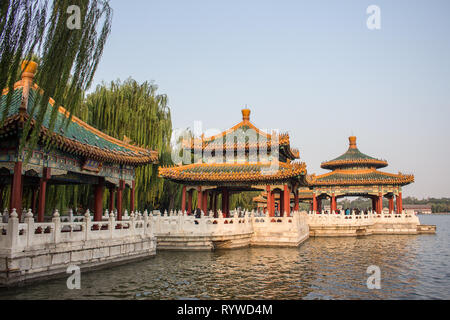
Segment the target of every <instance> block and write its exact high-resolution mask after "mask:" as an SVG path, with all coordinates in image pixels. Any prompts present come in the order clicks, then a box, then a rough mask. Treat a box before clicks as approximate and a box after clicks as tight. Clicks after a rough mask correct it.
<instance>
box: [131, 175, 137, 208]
mask: <svg viewBox="0 0 450 320" xmlns="http://www.w3.org/2000/svg"><path fill="white" fill-rule="evenodd" d="M135 191H136V182H135V181H134V180H133V182H132V183H131V192H130V210H131V211H132V212H133V211H134V200H135Z"/></svg>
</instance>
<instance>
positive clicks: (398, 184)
mask: <svg viewBox="0 0 450 320" xmlns="http://www.w3.org/2000/svg"><path fill="white" fill-rule="evenodd" d="M349 142H350V145H349V148H348V150H347V152H345V153H344V154H343V155H341V156H339V157H337V158H336V159H333V160H331V161H326V162H323V163H322V165H321V167H322V168H323V169H329V170H331V172H329V173H326V174H322V175H319V176H316V175H312V176H308V179H307V180H308V184H309V187H310V189H311V190H312V192H313V195H312V211H315V212H317V213H320V212H321V211H322V200H324V199H330V201H331V211H333V212H335V211H336V210H337V199H339V198H342V197H365V198H370V199H372V209H373V210H374V211H376V212H377V213H379V214H380V213H381V212H382V210H383V198H384V197H386V198H387V199H388V200H389V212H390V213H392V212H394V210H395V209H396V212H397V213H399V214H400V213H402V211H403V209H402V187H403V186H405V185H408V184H410V183H412V182H414V176H413V175H405V174H402V173H398V174H392V173H386V172H382V171H379V170H378V169H380V168H384V167H387V166H388V163H387V161H385V160H380V159H376V158H373V157H370V156H368V155H365V154H364V153H362V152H360V151H359V150H358V148H357V146H356V137H354V136H352V137H349ZM394 197H396V208H395V207H394Z"/></svg>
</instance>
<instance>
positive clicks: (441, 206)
mask: <svg viewBox="0 0 450 320" xmlns="http://www.w3.org/2000/svg"><path fill="white" fill-rule="evenodd" d="M403 204H422V205H424V204H427V205H431V210H432V212H433V213H445V212H450V198H440V199H438V198H428V199H422V200H419V199H417V198H414V197H406V198H403Z"/></svg>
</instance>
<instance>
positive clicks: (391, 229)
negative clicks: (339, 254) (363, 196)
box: [308, 211, 436, 237]
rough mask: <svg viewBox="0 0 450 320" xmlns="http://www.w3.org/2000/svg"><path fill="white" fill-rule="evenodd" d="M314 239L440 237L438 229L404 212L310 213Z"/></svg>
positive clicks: (309, 217)
mask: <svg viewBox="0 0 450 320" xmlns="http://www.w3.org/2000/svg"><path fill="white" fill-rule="evenodd" d="M308 225H309V230H310V232H309V234H310V236H311V237H347V236H367V235H415V234H425V233H428V234H433V233H436V226H428V225H421V224H420V220H419V218H418V217H417V216H416V215H415V214H410V213H407V212H403V213H401V214H398V213H391V214H386V213H381V214H378V213H376V212H372V211H369V212H368V213H367V214H360V215H357V214H355V213H354V212H352V213H351V214H349V215H345V214H344V213H340V214H336V213H331V214H326V213H324V212H321V213H317V212H309V213H308Z"/></svg>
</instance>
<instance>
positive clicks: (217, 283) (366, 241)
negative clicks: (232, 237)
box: [0, 217, 450, 299]
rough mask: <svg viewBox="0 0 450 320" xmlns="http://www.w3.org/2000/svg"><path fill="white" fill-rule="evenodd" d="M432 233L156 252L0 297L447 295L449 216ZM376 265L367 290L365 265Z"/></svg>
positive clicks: (437, 220)
mask: <svg viewBox="0 0 450 320" xmlns="http://www.w3.org/2000/svg"><path fill="white" fill-rule="evenodd" d="M422 220H426V221H425V223H430V224H437V225H438V234H437V235H421V236H372V237H364V238H318V239H310V240H308V241H307V242H306V243H305V244H303V245H302V246H301V247H300V248H250V249H241V250H232V251H218V252H196V253H195V252H194V253H193V252H159V253H158V255H157V256H156V257H155V258H151V259H148V260H145V261H141V262H138V263H132V264H128V265H125V266H119V267H115V268H111V269H107V270H101V271H94V272H91V273H84V274H82V280H81V283H82V290H78V291H77V290H74V291H70V290H68V289H67V288H66V279H57V280H52V281H48V282H44V283H39V284H34V285H30V286H26V287H22V288H15V289H9V290H1V291H0V298H1V299H80V298H81V299H449V298H450V293H449V288H450V280H448V279H449V278H448V276H449V271H448V270H450V269H449V267H450V266H449V261H450V259H449V256H450V249H449V246H448V243H449V240H450V217H425V218H422ZM370 265H377V266H379V267H380V268H381V277H382V281H381V286H382V288H381V290H369V289H368V288H367V285H366V281H367V277H368V275H367V274H366V270H367V267H368V266H370Z"/></svg>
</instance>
